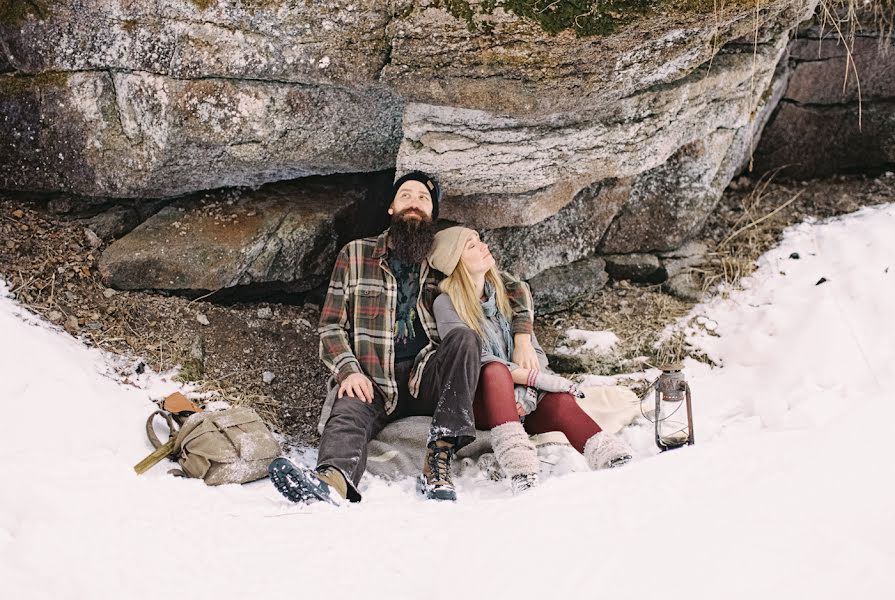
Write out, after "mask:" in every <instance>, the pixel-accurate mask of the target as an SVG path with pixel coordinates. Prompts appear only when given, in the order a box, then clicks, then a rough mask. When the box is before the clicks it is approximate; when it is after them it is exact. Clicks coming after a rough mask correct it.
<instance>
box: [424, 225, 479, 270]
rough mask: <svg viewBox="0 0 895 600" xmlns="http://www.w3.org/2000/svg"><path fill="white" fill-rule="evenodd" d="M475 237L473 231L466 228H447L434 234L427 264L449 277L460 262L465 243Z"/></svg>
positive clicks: (475, 233)
mask: <svg viewBox="0 0 895 600" xmlns="http://www.w3.org/2000/svg"><path fill="white" fill-rule="evenodd" d="M476 235H477V232H476V230H475V229H469V228H468V227H459V226H458V227H448V228H447V229H442V230H441V231H439V232H438V233H436V234H435V241H433V242H432V251H431V252H430V253H429V264H430V265H432V267H434V268H436V269H438V270H439V271H441V272H442V273H444V274H445V275H450V274H451V273H453V272H454V269H456V268H457V263H459V262H460V255H461V254H463V249H464V248H465V247H466V242H468V241H469V239H470V238H472V237H474V236H476Z"/></svg>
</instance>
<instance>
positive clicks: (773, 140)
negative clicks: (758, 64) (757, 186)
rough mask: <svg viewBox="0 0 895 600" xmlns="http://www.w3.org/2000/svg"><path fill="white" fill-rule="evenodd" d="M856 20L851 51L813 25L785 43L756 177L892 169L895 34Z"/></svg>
mask: <svg viewBox="0 0 895 600" xmlns="http://www.w3.org/2000/svg"><path fill="white" fill-rule="evenodd" d="M863 17H864V18H863V19H862V23H861V25H860V28H859V30H858V34H857V36H856V37H855V39H854V43H853V45H852V44H848V43H843V42H842V41H841V40H839V38H838V35H837V33H836V31H835V30H833V31H831V28H830V27H829V25H827V26H826V27H823V26H821V25H820V24H816V25H814V26H812V27H809V28H806V29H805V30H804V31H802V32H801V33H800V34H799V36H798V38H796V39H795V40H793V42H792V43H791V44H790V46H789V54H788V58H787V61H786V63H785V73H784V77H785V79H786V84H787V85H786V88H785V93H784V95H783V98H782V99H781V101H780V103H779V105H778V106H777V108H776V111H775V113H774V115H773V118H772V119H771V121H770V122H769V124H768V126H767V128H766V130H765V134H764V136H763V137H762V139H761V142H760V143H759V145H758V148H757V149H756V152H755V170H756V172H757V173H767V172H769V171H777V170H780V171H781V174H783V175H786V176H789V177H794V178H809V177H823V176H827V175H831V174H834V173H843V172H845V173H847V172H851V171H867V170H872V169H886V168H889V169H891V168H892V166H893V165H895V35H893V33H892V31H891V30H889V31H881V29H880V28H878V27H877V26H876V24H875V23H874V22H873V19H872V15H870V14H864V15H863ZM849 54H850V55H851V58H849Z"/></svg>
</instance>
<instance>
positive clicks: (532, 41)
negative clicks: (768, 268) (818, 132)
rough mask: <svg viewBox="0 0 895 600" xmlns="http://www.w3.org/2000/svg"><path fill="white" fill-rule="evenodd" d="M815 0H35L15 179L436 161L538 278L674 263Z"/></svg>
mask: <svg viewBox="0 0 895 600" xmlns="http://www.w3.org/2000/svg"><path fill="white" fill-rule="evenodd" d="M21 1H22V0H14V2H16V3H19V4H21ZM817 3H818V0H762V2H761V3H760V10H758V12H757V13H756V9H755V3H754V0H729V1H728V2H725V3H723V6H722V7H720V8H718V7H717V3H714V2H712V1H710V0H705V1H703V0H687V1H686V2H683V1H678V0H656V2H654V3H652V4H650V6H651V7H653V8H650V9H649V10H647V11H644V12H643V13H642V14H638V16H637V18H636V20H635V21H633V22H632V24H631V25H629V26H626V27H622V28H620V29H618V30H617V31H615V32H611V33H606V34H604V35H593V36H583V37H577V36H576V35H575V34H574V32H572V31H570V30H564V31H560V32H559V33H557V34H555V35H553V34H550V33H547V32H546V31H544V30H543V29H542V28H541V25H540V24H539V23H537V22H535V21H533V20H531V19H529V18H524V17H520V16H519V15H517V14H515V13H512V12H507V11H504V10H503V8H501V7H500V6H496V5H495V6H496V8H493V10H486V7H487V6H490V3H482V2H470V3H464V2H459V3H457V2H451V3H444V2H436V1H433V0H414V1H411V0H398V1H396V2H374V1H372V0H360V1H358V0H353V1H348V0H321V1H317V2H313V3H310V2H285V1H283V0H257V1H256V0H253V1H251V2H248V1H246V0H152V1H145V2H137V1H133V0H58V1H55V2H52V3H50V2H47V1H46V0H29V2H28V6H30V7H31V8H30V9H28V10H25V11H19V13H17V16H16V17H15V18H14V19H12V18H7V19H6V20H4V21H0V42H2V43H0V72H4V71H7V72H9V73H8V74H5V75H0V156H2V159H3V160H0V188H10V189H23V190H41V191H67V192H74V193H76V194H81V195H84V196H97V197H107V198H108V197H112V198H115V197H118V198H150V197H154V198H163V197H168V198H170V197H176V196H179V195H183V194H186V193H192V192H196V191H198V190H205V189H211V188H219V187H227V186H254V185H260V184H263V183H265V182H273V181H280V180H288V179H295V178H298V177H306V176H310V175H328V174H337V173H352V172H373V171H382V170H386V169H392V168H395V169H397V171H399V172H403V171H406V170H411V169H421V170H425V171H429V172H432V173H435V174H437V175H438V176H439V178H440V179H441V181H442V184H443V189H444V199H443V202H442V205H441V213H442V217H443V218H446V219H448V220H451V221H455V222H459V223H465V224H467V225H469V226H472V227H475V228H478V229H480V230H482V231H483V237H484V238H485V239H487V240H488V241H489V243H490V244H491V245H492V246H493V247H494V248H495V255H497V256H498V257H499V258H500V259H501V262H502V266H503V267H504V268H507V269H509V270H513V271H516V272H518V273H519V274H520V275H522V276H523V277H526V278H532V277H534V276H536V275H537V274H539V273H541V272H544V271H546V270H548V269H553V268H556V267H559V266H561V265H564V264H568V263H570V262H574V261H578V260H581V259H584V258H587V257H590V256H592V255H594V254H595V253H598V252H602V253H613V254H618V253H631V252H661V251H666V250H669V249H673V248H676V247H678V246H680V245H681V244H683V243H684V242H685V241H686V240H687V238H688V237H689V236H691V235H692V234H693V233H694V232H695V231H696V230H698V228H699V227H700V226H701V224H702V223H703V222H704V220H705V217H706V216H707V215H708V213H709V212H710V211H711V210H712V209H713V208H714V206H715V203H716V202H717V200H718V198H719V197H720V194H721V191H722V190H723V189H724V188H725V187H726V185H727V184H728V182H729V181H730V178H731V177H732V176H733V175H734V173H735V172H737V171H738V170H740V169H741V168H742V166H743V165H744V164H745V163H746V162H747V161H748V158H749V155H750V151H751V149H752V148H753V147H754V145H755V143H756V141H757V140H758V139H759V137H760V135H761V130H762V127H763V125H764V123H765V121H766V120H767V117H768V115H769V114H770V112H771V110H772V109H773V107H774V105H775V103H776V101H777V99H778V98H779V95H780V94H781V93H782V89H783V87H784V83H785V81H784V80H783V79H782V78H781V77H779V76H777V77H775V69H777V67H778V64H779V63H780V60H781V57H783V56H784V53H785V50H786V47H787V43H788V42H789V39H790V37H791V32H792V31H793V30H794V29H795V28H796V27H797V25H798V24H799V23H801V22H802V21H804V20H805V19H807V18H808V17H810V15H811V14H812V12H813V10H814V9H815V7H816V6H817ZM448 4H450V5H451V6H453V7H454V9H456V7H457V6H459V5H467V4H468V5H469V7H471V9H472V10H473V13H472V14H473V17H472V18H471V20H470V21H469V22H467V21H466V20H464V19H463V18H458V17H457V16H455V15H454V14H451V12H449V11H448V10H447V9H446V8H444V7H445V6H447V5H448ZM17 6H18V4H17ZM682 6H686V7H687V8H681V7H682ZM35 7H37V8H35ZM455 12H456V10H455ZM3 14H11V13H3ZM470 27H472V28H473V29H474V30H475V31H471V30H470ZM781 82H783V83H781ZM162 229H163V228H162ZM159 231H161V230H159ZM296 260H298V257H297V256H296ZM240 273H243V271H240ZM231 276H232V273H230V274H228V275H227V277H231ZM227 277H223V276H222V277H221V278H219V279H218V280H217V281H218V282H221V281H227V282H231V281H236V282H237V283H228V285H242V284H241V283H239V282H238V281H239V277H242V275H240V276H239V277H236V279H232V277H231V278H230V279H228V278H227ZM283 277H286V275H283ZM288 281H292V280H288ZM156 283H157V282H156ZM203 285H204V284H203ZM203 289H204V288H203Z"/></svg>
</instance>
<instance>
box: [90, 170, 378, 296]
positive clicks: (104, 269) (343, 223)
mask: <svg viewBox="0 0 895 600" xmlns="http://www.w3.org/2000/svg"><path fill="white" fill-rule="evenodd" d="M384 175H386V176H387V175H390V173H386V174H384ZM387 181H390V178H388V177H384V176H383V175H380V176H378V177H375V178H373V179H372V180H371V179H370V178H360V177H341V178H339V180H338V181H335V182H334V181H332V179H331V178H314V179H312V180H311V181H307V180H306V181H301V182H293V183H287V184H282V183H277V184H269V185H267V186H263V187H261V188H260V189H258V190H254V191H253V190H229V191H219V192H215V193H210V194H202V195H201V197H199V198H192V197H191V198H185V199H183V200H179V201H176V202H174V203H172V204H170V205H168V206H166V207H165V208H163V209H162V210H161V211H159V212H158V213H157V214H155V215H154V216H152V217H150V218H149V219H148V220H146V221H145V222H144V223H143V224H141V225H140V226H139V227H137V228H136V229H135V230H134V231H132V232H131V233H129V234H128V235H126V236H124V237H123V238H121V239H119V240H117V241H116V242H114V243H113V244H112V245H111V246H109V248H108V249H107V250H106V251H105V252H104V253H103V255H102V259H101V261H100V264H99V268H100V273H101V274H102V276H103V279H104V280H105V283H106V284H107V285H108V286H110V287H113V288H117V289H143V288H152V289H160V290H170V291H192V292H204V291H218V290H232V289H233V288H239V287H245V286H252V287H253V288H259V287H260V288H261V289H264V290H268V291H285V292H291V293H295V292H306V291H308V290H310V289H312V288H314V287H316V286H319V285H321V284H323V283H325V282H326V281H327V280H328V278H329V272H330V269H331V268H332V263H333V260H334V259H335V255H336V252H337V251H338V250H339V248H340V245H341V244H344V243H345V242H346V241H348V240H350V239H353V238H356V237H361V236H363V235H369V234H371V233H373V231H370V230H369V225H366V227H365V224H370V223H375V218H374V216H373V215H371V214H365V211H369V210H370V209H373V208H375V209H377V211H378V212H380V213H384V207H383V206H382V205H381V203H379V204H378V206H377V200H376V199H375V198H374V195H375V194H374V192H373V191H372V190H370V188H374V189H381V187H383V186H384V185H386V184H387Z"/></svg>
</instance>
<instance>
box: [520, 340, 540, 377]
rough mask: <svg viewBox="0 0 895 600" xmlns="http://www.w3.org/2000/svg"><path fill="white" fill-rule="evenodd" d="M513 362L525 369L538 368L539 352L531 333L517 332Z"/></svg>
mask: <svg viewBox="0 0 895 600" xmlns="http://www.w3.org/2000/svg"><path fill="white" fill-rule="evenodd" d="M513 362H514V363H516V364H517V365H519V366H520V367H522V368H523V369H529V370H535V371H536V370H538V369H539V368H540V363H538V354H537V352H535V348H534V346H533V345H532V343H531V335H530V334H528V333H517V334H516V335H514V336H513Z"/></svg>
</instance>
